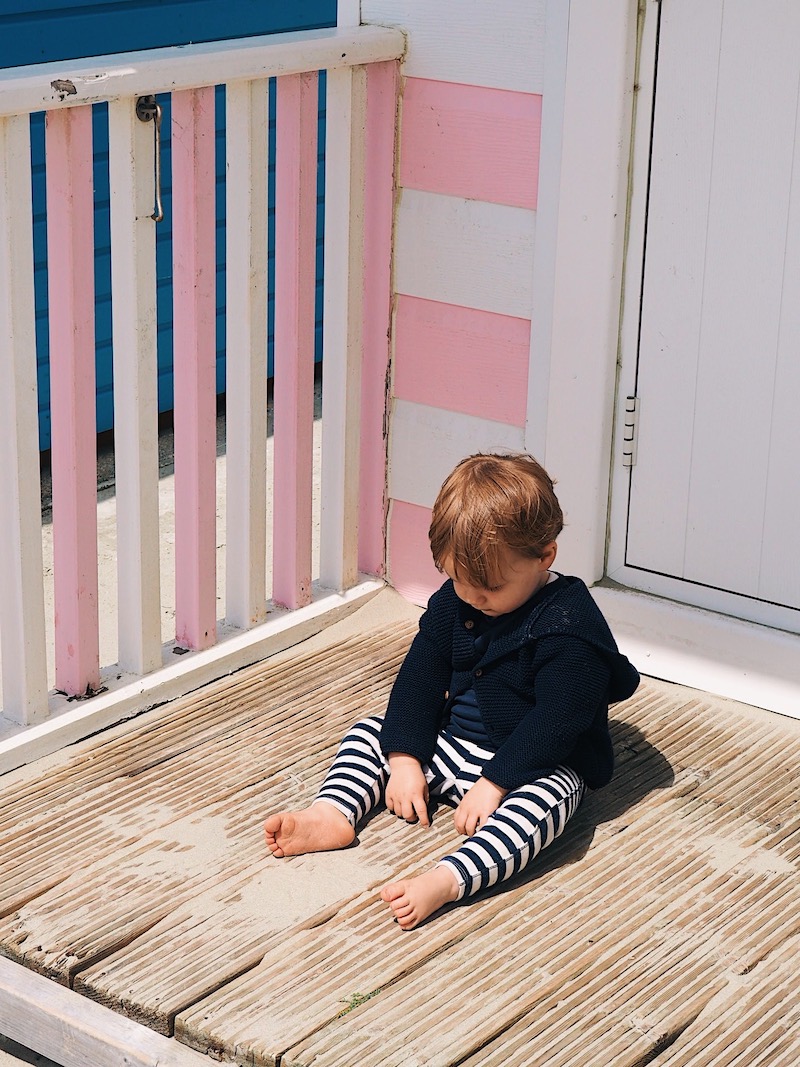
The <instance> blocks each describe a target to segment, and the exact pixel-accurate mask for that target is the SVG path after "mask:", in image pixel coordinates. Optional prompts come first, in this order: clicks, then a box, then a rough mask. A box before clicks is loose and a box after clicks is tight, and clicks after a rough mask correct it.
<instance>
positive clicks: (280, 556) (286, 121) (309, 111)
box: [272, 73, 318, 608]
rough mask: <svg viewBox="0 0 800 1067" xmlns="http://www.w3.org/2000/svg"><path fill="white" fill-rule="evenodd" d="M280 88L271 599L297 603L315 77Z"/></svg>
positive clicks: (307, 579)
mask: <svg viewBox="0 0 800 1067" xmlns="http://www.w3.org/2000/svg"><path fill="white" fill-rule="evenodd" d="M277 93H278V97H277V139H276V147H275V379H274V410H275V430H274V434H275V436H274V449H275V451H274V455H275V479H274V494H275V501H274V507H273V516H274V518H273V568H272V570H273V579H272V597H273V600H275V601H276V603H278V604H283V605H285V606H286V607H289V608H297V607H301V606H302V605H304V604H308V603H310V601H311V543H312V537H311V499H312V485H313V436H312V431H313V419H314V329H315V324H314V296H315V286H316V270H315V266H316V244H317V237H316V233H317V230H316V226H317V109H318V86H317V75H316V73H309V74H297V75H292V76H289V77H285V78H281V79H280V80H279V81H278V87H277Z"/></svg>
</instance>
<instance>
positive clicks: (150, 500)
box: [108, 100, 161, 674]
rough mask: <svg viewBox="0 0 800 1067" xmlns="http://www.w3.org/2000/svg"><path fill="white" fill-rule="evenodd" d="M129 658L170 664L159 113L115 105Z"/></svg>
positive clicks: (122, 563) (117, 393) (118, 372)
mask: <svg viewBox="0 0 800 1067" xmlns="http://www.w3.org/2000/svg"><path fill="white" fill-rule="evenodd" d="M108 123H109V131H108V135H109V179H110V188H111V280H112V314H113V339H114V477H115V483H116V489H115V492H116V500H117V588H118V597H117V602H118V620H119V664H120V666H121V667H122V668H123V669H124V670H127V671H132V672H133V673H135V674H148V673H149V672H150V671H153V670H156V668H158V667H160V666H161V583H160V575H159V523H158V395H157V375H158V370H157V363H156V337H157V325H156V268H155V263H156V259H155V227H156V224H155V222H154V221H153V219H152V218H151V217H150V216H151V214H152V212H153V200H154V190H153V155H154V150H153V123H152V122H150V123H144V122H141V121H140V120H139V119H137V117H136V102H135V101H134V100H121V101H112V102H111V103H110V104H109V108H108Z"/></svg>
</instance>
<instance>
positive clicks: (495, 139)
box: [400, 78, 542, 208]
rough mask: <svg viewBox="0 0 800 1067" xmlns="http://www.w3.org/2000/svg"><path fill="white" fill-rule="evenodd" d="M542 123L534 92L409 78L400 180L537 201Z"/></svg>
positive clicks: (530, 203) (482, 196) (437, 189)
mask: <svg viewBox="0 0 800 1067" xmlns="http://www.w3.org/2000/svg"><path fill="white" fill-rule="evenodd" d="M541 126H542V98H541V96H539V95H538V94H535V93H519V92H512V91H510V90H507V89H486V88H483V87H481V86H475V85H457V84H454V83H452V82H440V81H428V80H427V79H425V78H409V79H408V80H407V81H406V85H405V89H404V92H403V121H402V142H401V150H400V184H401V185H402V186H405V187H406V188H409V189H423V190H425V191H427V192H432V193H445V194H447V195H449V196H463V197H466V198H468V199H470V200H487V201H489V202H490V203H494V204H507V205H509V206H512V207H524V208H535V207H536V200H537V190H538V184H539V142H540V137H541Z"/></svg>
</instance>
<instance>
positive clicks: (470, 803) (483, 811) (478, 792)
mask: <svg viewBox="0 0 800 1067" xmlns="http://www.w3.org/2000/svg"><path fill="white" fill-rule="evenodd" d="M507 792H508V790H507V789H501V787H500V786H499V785H495V784H494V782H490V781H489V779H488V778H479V779H478V780H477V782H476V783H475V785H473V786H472V788H471V789H468V790H467V792H466V793H465V795H464V799H463V800H462V801H461V803H460V804H459V805H458V807H457V808H456V810H455V812H454V813H453V822H454V823H455V827H456V830H458V832H459V833H460V834H466V835H467V837H472V835H473V834H474V833H475V831H476V830H477V829H478V828H479V827H480V826H483V824H484V823H485V822H486V820H487V819H488V818H489V816H490V815H492V814H493V813H494V812H495V811H496V810H497V808H498V807H499V805H500V801H501V800H502V799H503V797H504V796H505V795H506V793H507Z"/></svg>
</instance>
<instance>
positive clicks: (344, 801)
mask: <svg viewBox="0 0 800 1067" xmlns="http://www.w3.org/2000/svg"><path fill="white" fill-rule="evenodd" d="M382 721H383V720H382V719H381V718H380V717H378V716H374V717H372V718H369V719H364V720H363V721H362V722H358V723H356V725H355V726H354V727H353V728H352V729H351V730H350V731H349V732H348V734H347V735H346V736H345V738H344V740H343V741H342V743H341V745H340V746H339V750H338V752H337V753H336V757H335V758H334V761H333V763H332V764H331V768H330V770H329V771H328V774H327V775H326V777H325V781H324V782H323V783H322V788H321V789H320V791H319V793H318V794H317V797H316V799H315V800H314V802H313V803H312V804H311V806H310V807H308V808H304V809H302V810H301V811H294V812H292V811H282V812H279V813H278V814H277V815H271V816H270V817H269V818H268V819H267V821H266V822H265V823H264V833H265V834H266V839H267V848H269V850H270V852H271V853H272V854H273V856H276V857H277V858H282V857H283V856H298V855H301V854H303V853H305V852H326V851H329V850H331V849H338V848H346V847H347V845H349V844H351V843H352V841H353V840H354V838H355V835H356V834H355V828H356V824H357V823H358V822H359V821H360V820H361V819H362V818H364V816H365V815H366V814H367V812H368V811H370V810H371V808H372V807H374V805H375V804H377V803H378V801H380V800H381V798H382V797H383V792H384V789H385V788H386V782H387V779H388V770H389V768H388V764H387V763H386V760H385V759H384V756H383V753H382V752H381V750H380V729H381V723H382Z"/></svg>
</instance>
